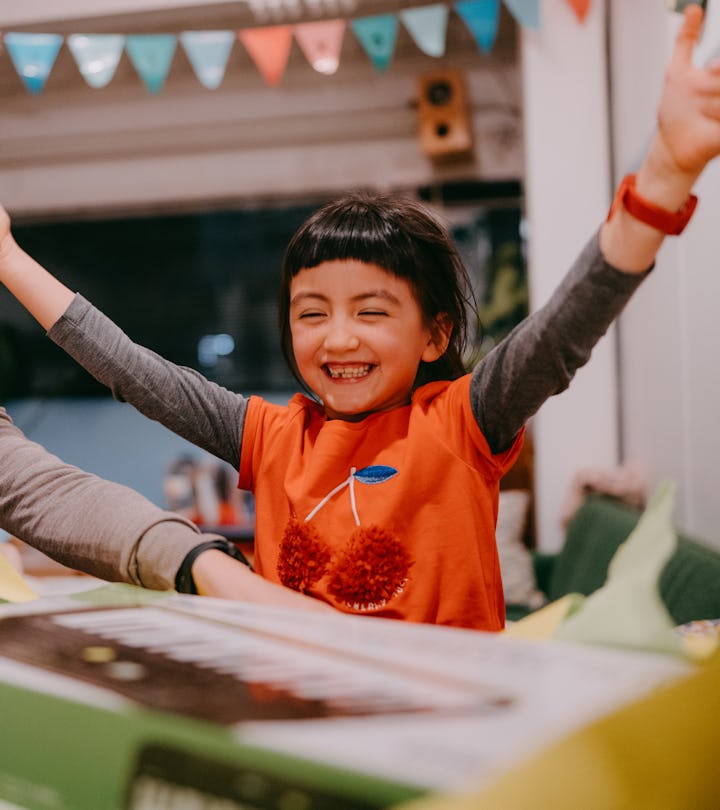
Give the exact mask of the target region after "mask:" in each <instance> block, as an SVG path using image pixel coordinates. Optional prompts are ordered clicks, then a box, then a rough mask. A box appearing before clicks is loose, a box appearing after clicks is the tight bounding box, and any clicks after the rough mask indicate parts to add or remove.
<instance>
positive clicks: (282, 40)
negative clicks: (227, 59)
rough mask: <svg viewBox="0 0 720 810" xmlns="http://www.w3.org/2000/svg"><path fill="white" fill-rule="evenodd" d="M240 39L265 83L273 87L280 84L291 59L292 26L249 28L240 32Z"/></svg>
mask: <svg viewBox="0 0 720 810" xmlns="http://www.w3.org/2000/svg"><path fill="white" fill-rule="evenodd" d="M238 39H239V40H240V42H242V44H243V45H244V46H245V48H246V50H247V52H248V53H249V54H250V56H251V57H252V60H253V62H255V65H256V66H257V69H258V70H259V71H260V73H261V74H262V76H263V78H264V79H265V82H266V83H267V84H269V85H270V86H271V87H274V86H275V85H278V84H280V81H281V80H282V77H283V74H284V73H285V68H286V67H287V63H288V59H289V58H290V48H291V46H292V26H290V25H272V26H269V27H268V28H247V29H245V30H243V31H238Z"/></svg>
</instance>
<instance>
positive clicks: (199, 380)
mask: <svg viewBox="0 0 720 810" xmlns="http://www.w3.org/2000/svg"><path fill="white" fill-rule="evenodd" d="M643 278H644V274H641V275H632V274H628V273H622V272H620V271H619V270H616V269H615V268H613V267H611V266H610V265H608V264H607V263H606V262H605V260H604V259H603V256H602V254H601V253H600V247H599V243H598V235H597V234H595V235H594V236H593V238H592V239H591V240H590V241H589V243H588V244H587V246H586V247H585V249H584V250H583V251H582V253H581V254H580V256H579V257H578V259H577V260H576V262H575V264H574V265H573V267H572V268H571V270H570V272H569V273H568V274H567V275H566V276H565V278H564V279H563V281H562V282H561V283H560V285H559V286H558V288H557V289H556V291H555V292H554V294H553V295H552V297H551V298H550V300H549V301H548V303H547V304H546V305H545V306H544V307H542V308H541V309H540V310H538V311H537V312H535V313H534V314H532V315H531V316H530V317H528V318H526V319H525V320H524V321H523V322H522V323H521V324H520V325H519V326H517V327H516V328H515V329H514V330H513V332H512V333H511V334H510V335H508V337H506V338H505V340H503V341H502V342H501V343H500V344H499V345H498V346H497V347H496V348H495V349H494V350H493V351H492V352H490V354H488V355H487V357H485V358H484V359H483V360H482V361H481V362H480V363H479V364H478V365H477V367H476V368H475V370H474V371H473V379H472V385H471V390H470V396H471V401H472V407H473V411H474V413H475V416H476V417H477V420H478V424H479V425H480V428H481V430H482V431H483V433H484V435H485V437H486V438H487V440H488V443H489V445H490V447H491V449H492V450H493V451H494V452H501V451H502V450H505V449H507V448H508V447H509V446H510V445H511V444H512V441H513V439H514V438H515V436H516V435H517V433H518V431H519V430H520V429H521V428H522V426H523V425H524V424H525V422H526V421H527V420H528V419H529V418H530V417H531V416H532V415H533V414H534V413H535V412H536V411H537V409H538V408H539V407H540V406H541V405H542V403H543V402H544V401H545V400H546V399H547V398H548V397H550V396H552V395H553V394H557V393H559V392H560V391H563V390H564V389H565V388H567V386H568V385H569V383H570V380H571V379H572V377H573V375H574V374H575V372H576V370H577V369H578V368H579V367H580V366H582V365H583V364H584V363H586V362H587V360H588V359H589V357H590V353H591V351H592V349H593V347H594V346H595V344H596V343H597V341H598V340H599V339H600V338H601V337H602V336H603V335H604V334H605V332H606V331H607V329H608V327H609V326H610V324H611V323H612V322H613V320H614V319H615V318H616V317H617V315H618V314H619V313H620V311H621V310H622V308H623V307H624V306H625V304H626V303H627V301H628V299H629V298H630V296H631V295H632V293H633V292H634V291H635V289H636V288H637V286H638V285H639V284H640V282H641V281H642V279H643ZM48 334H49V336H50V338H51V339H52V340H54V341H55V342H56V343H57V344H58V345H59V346H61V347H62V348H63V349H65V351H67V352H68V353H69V354H70V355H71V356H72V357H74V358H75V359H76V360H77V361H78V362H79V363H80V365H82V366H83V367H84V368H86V369H87V370H88V371H89V372H90V373H91V374H92V375H93V376H94V377H96V378H97V379H98V380H99V381H100V382H102V383H104V384H105V385H107V386H108V387H109V388H110V389H111V391H112V393H113V396H114V397H115V398H116V399H118V400H120V401H124V402H129V403H131V404H132V405H134V406H135V407H136V408H137V409H138V410H139V411H140V412H141V413H143V414H145V415H146V416H148V417H150V418H151V419H154V420H156V421H158V422H160V423H161V424H163V425H165V427H167V428H169V429H170V430H172V431H173V432H175V433H177V434H179V435H180V436H182V437H183V438H185V439H187V440H188V441H190V442H192V443H193V444H196V445H198V446H199V447H202V448H204V449H205V450H207V451H209V452H210V453H212V454H214V455H215V456H217V457H218V458H221V459H223V460H225V461H227V462H229V463H230V464H232V465H233V467H235V469H237V468H238V467H239V464H240V448H241V445H242V431H243V423H244V420H245V411H246V408H247V401H248V400H247V398H246V397H245V396H242V395H241V394H237V393H235V392H232V391H229V390H227V389H226V388H223V387H222V386H219V385H217V384H216V383H213V382H210V381H209V380H207V379H206V378H205V377H203V376H202V375H201V374H199V373H198V372H197V371H194V370H193V369H190V368H185V367H181V366H177V365H175V364H173V363H170V362H169V361H167V360H165V359H164V358H162V357H160V356H159V355H157V354H155V353H154V352H152V351H150V350H149V349H146V348H143V347H141V346H138V345H137V344H135V343H133V342H132V340H130V338H129V337H128V336H127V335H125V334H124V333H123V332H122V330H121V329H119V328H118V327H117V326H116V325H115V324H114V323H112V321H110V320H109V319H108V318H106V317H105V316H104V315H103V314H102V313H101V312H99V311H98V310H97V309H95V308H94V307H92V305H91V304H89V303H88V302H87V301H86V300H85V299H84V298H82V296H79V295H78V296H76V297H75V299H74V300H73V301H72V303H71V304H70V306H69V307H68V309H67V311H66V312H65V314H64V315H63V316H62V317H61V318H60V319H59V320H58V322H57V323H56V324H55V325H54V326H53V327H52V328H51V329H50V331H49V333H48Z"/></svg>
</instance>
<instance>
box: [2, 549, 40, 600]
mask: <svg viewBox="0 0 720 810" xmlns="http://www.w3.org/2000/svg"><path fill="white" fill-rule="evenodd" d="M36 597H37V594H36V593H35V592H34V591H33V590H32V588H31V587H30V586H29V585H28V584H27V582H25V580H24V579H23V578H22V577H21V576H20V574H18V572H17V571H16V570H15V569H14V568H13V567H12V565H10V563H9V562H8V560H7V558H6V557H5V555H4V554H0V599H5V600H6V601H7V602H29V601H30V600H31V599H35V598H36Z"/></svg>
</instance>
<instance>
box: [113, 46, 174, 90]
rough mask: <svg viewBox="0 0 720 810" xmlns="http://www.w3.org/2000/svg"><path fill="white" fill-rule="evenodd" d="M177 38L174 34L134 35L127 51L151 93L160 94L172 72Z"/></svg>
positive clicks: (126, 48)
mask: <svg viewBox="0 0 720 810" xmlns="http://www.w3.org/2000/svg"><path fill="white" fill-rule="evenodd" d="M176 45H177V38H176V37H175V36H174V35H173V34H132V35H130V36H128V37H127V38H126V40H125V50H126V51H127V53H128V56H129V57H130V61H131V62H132V63H133V65H134V66H135V70H137V72H138V73H139V74H140V78H141V79H142V80H143V82H144V83H145V87H147V89H148V90H149V91H150V92H151V93H159V92H160V91H161V90H162V88H163V85H164V84H165V79H166V78H167V75H168V73H169V71H170V65H171V63H172V60H173V56H174V55H175V47H176Z"/></svg>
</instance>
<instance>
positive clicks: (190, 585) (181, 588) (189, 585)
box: [175, 540, 252, 594]
mask: <svg viewBox="0 0 720 810" xmlns="http://www.w3.org/2000/svg"><path fill="white" fill-rule="evenodd" d="M211 548H216V549H218V551H224V552H225V554H227V555H229V556H230V557H232V558H233V559H235V560H238V561H239V562H241V563H242V564H243V565H247V567H248V568H250V569H252V565H250V563H249V562H248V559H247V557H246V556H245V555H244V554H243V553H242V551H240V549H239V548H238V547H237V546H236V545H235V544H234V543H231V542H230V541H229V540H208V541H207V542H206V543H200V544H199V545H197V546H195V548H194V549H192V550H191V551H190V552H189V553H188V554H186V555H185V559H184V560H183V561H182V565H181V566H180V568H178V572H177V574H176V575H175V590H176V591H177V592H178V593H193V594H196V593H197V587H196V586H195V580H194V579H193V576H192V567H193V563H194V562H195V560H196V559H197V558H198V557H199V556H200V555H201V554H202V553H203V551H208V550H209V549H211Z"/></svg>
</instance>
